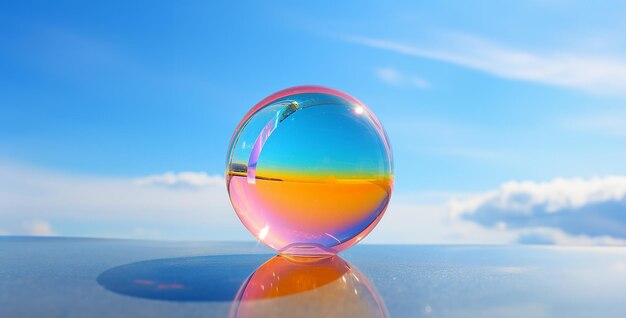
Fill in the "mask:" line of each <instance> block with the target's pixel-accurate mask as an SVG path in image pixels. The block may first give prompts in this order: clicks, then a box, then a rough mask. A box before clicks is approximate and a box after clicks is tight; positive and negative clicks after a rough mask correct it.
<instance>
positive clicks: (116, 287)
mask: <svg viewBox="0 0 626 318" xmlns="http://www.w3.org/2000/svg"><path fill="white" fill-rule="evenodd" d="M340 256H341V257H335V258H329V259H324V260H318V261H311V262H308V263H298V262H293V261H290V260H289V259H285V258H282V257H275V255H273V254H272V253H271V252H270V251H269V250H268V249H266V248H265V247H263V246H257V245H256V244H254V243H218V242H177V243H175V242H158V241H131V240H100V239H67V238H11V237H5V238H0V317H42V316H43V317H87V316H98V317H121V316H126V317H129V316H132V317H137V316H149V317H176V316H185V317H194V316H198V317H222V316H224V317H227V316H232V317H257V316H260V317H263V316H271V317H275V316H298V317H303V316H313V317H320V316H325V317H326V316H337V317H345V316H358V317H368V316H370V317H380V316H391V317H624V313H625V312H626V248H606V247H604V248H602V247H597V248H575V247H567V248H557V247H549V246H546V247H528V246H443V245H442V246H433V245H397V246H389V245H360V246H356V247H354V248H353V249H350V250H348V251H346V252H344V253H342V254H341V255H340Z"/></svg>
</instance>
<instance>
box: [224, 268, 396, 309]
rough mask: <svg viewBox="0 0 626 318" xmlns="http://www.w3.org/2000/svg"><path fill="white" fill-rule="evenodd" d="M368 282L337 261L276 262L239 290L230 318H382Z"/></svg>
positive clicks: (379, 302) (377, 301) (381, 303)
mask: <svg viewBox="0 0 626 318" xmlns="http://www.w3.org/2000/svg"><path fill="white" fill-rule="evenodd" d="M385 316H386V309H385V307H384V305H383V302H382V301H381V300H380V298H379V296H378V294H377V293H376V291H375V290H374V288H373V287H372V286H371V285H370V283H369V282H368V281H367V278H365V276H364V275H363V274H361V273H360V272H359V271H358V270H357V269H356V268H354V267H352V266H351V265H349V264H348V263H346V262H345V261H344V260H343V259H341V258H339V257H338V256H333V257H329V258H323V259H319V260H317V261H314V262H309V263H305V262H294V261H291V260H289V259H287V258H285V257H282V256H276V257H274V258H272V259H270V260H269V261H268V262H266V263H265V264H263V265H261V267H259V268H258V269H257V270H256V271H255V272H254V273H253V274H252V275H251V276H250V278H248V280H247V281H246V282H245V283H244V284H243V285H242V287H241V290H239V293H238V294H237V297H236V299H235V302H234V303H233V307H232V308H231V317H239V318H241V317H246V318H247V317H385Z"/></svg>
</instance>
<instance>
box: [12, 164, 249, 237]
mask: <svg viewBox="0 0 626 318" xmlns="http://www.w3.org/2000/svg"><path fill="white" fill-rule="evenodd" d="M0 233H2V234H4V235H54V234H58V235H65V236H96V237H129V238H173V239H216V240H218V239H220V240H234V239H250V238H252V237H251V236H250V235H249V234H247V232H246V230H245V229H244V228H243V227H242V226H241V224H240V222H239V220H238V219H237V217H236V216H235V214H234V213H233V211H232V207H231V206H230V202H229V199H228V194H227V191H226V186H225V182H224V179H223V178H222V177H221V176H211V175H208V174H206V173H204V172H182V173H165V174H162V175H152V176H147V177H141V178H124V177H117V178H109V177H98V176H82V175H75V174H68V173H60V172H54V171H48V170H41V169H37V168H32V167H25V166H20V165H15V164H7V163H0Z"/></svg>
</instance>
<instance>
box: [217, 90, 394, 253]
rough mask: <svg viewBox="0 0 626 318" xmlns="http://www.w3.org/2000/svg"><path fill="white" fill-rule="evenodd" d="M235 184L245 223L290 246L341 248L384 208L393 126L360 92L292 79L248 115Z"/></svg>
mask: <svg viewBox="0 0 626 318" xmlns="http://www.w3.org/2000/svg"><path fill="white" fill-rule="evenodd" d="M226 184H227V188H228V194H229V196H230V200H231V203H232V205H233V207H234V209H235V211H236V212H237V216H238V217H239V219H240V220H241V222H242V223H243V224H244V225H245V227H246V228H247V229H248V230H249V231H250V232H251V233H252V234H253V235H254V236H255V237H256V238H257V239H258V240H260V241H261V242H263V243H265V244H266V245H268V246H269V247H271V248H273V249H275V250H276V251H278V252H279V253H281V254H284V255H287V256H289V255H293V256H323V255H332V254H336V253H338V252H341V251H343V250H345V249H347V248H349V247H350V246H352V245H354V244H356V243H357V242H359V241H360V240H361V239H363V237H365V236H366V235H367V234H368V233H369V232H370V231H372V229H373V228H374V226H376V224H377V223H378V221H380V219H381V217H382V216H383V214H384V212H385V209H386V208H387V204H388V203H389V199H390V197H391V192H392V190H393V163H392V154H391V148H390V146H389V141H388V140H387V135H386V134H385V131H384V129H383V126H382V125H381V124H380V122H379V121H378V119H376V117H375V116H374V114H373V113H372V112H371V111H370V110H369V109H368V108H367V107H366V106H365V105H364V104H363V103H361V102H359V101H358V100H357V99H355V98H354V97H352V96H350V95H348V94H346V93H343V92H341V91H338V90H335V89H332V88H327V87H322V86H298V87H292V88H288V89H285V90H282V91H279V92H277V93H274V94H272V95H270V96H269V97H267V98H265V99H264V100H262V101H261V102H259V103H258V104H257V105H255V106H254V107H253V108H252V109H251V110H250V111H249V112H248V113H247V114H246V116H245V117H244V118H243V119H242V120H241V122H240V123H239V125H238V126H237V129H236V130H235V133H234V134H233V137H232V140H231V142H230V146H229V148H228V155H227V167H226Z"/></svg>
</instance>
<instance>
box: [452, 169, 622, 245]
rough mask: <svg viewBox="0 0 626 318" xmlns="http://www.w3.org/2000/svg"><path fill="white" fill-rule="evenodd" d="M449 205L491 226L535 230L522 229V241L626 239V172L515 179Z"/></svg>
mask: <svg viewBox="0 0 626 318" xmlns="http://www.w3.org/2000/svg"><path fill="white" fill-rule="evenodd" d="M449 210H450V212H451V215H452V216H453V217H456V218H461V219H464V220H468V221H473V222H475V223H477V224H480V225H483V226H485V227H491V228H494V227H499V228H506V229H509V230H515V229H518V230H519V229H529V230H532V231H526V232H523V231H520V232H519V235H520V236H519V238H518V240H519V241H520V242H521V243H525V242H529V243H536V242H545V243H550V241H552V243H557V244H563V243H568V244H569V243H573V244H583V245H584V244H602V245H611V244H624V243H625V242H626V241H625V240H626V177H624V176H609V177H604V178H591V179H581V178H573V179H563V178H557V179H554V180H552V181H549V182H532V181H525V182H515V181H512V182H507V183H505V184H503V185H502V186H500V188H499V189H497V190H494V191H489V192H485V193H482V194H479V195H476V196H474V197H473V198H469V199H464V200H452V201H451V202H450V203H449ZM546 229H548V230H550V231H552V232H547V231H548V230H546ZM553 230H558V232H554V231H553Z"/></svg>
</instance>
